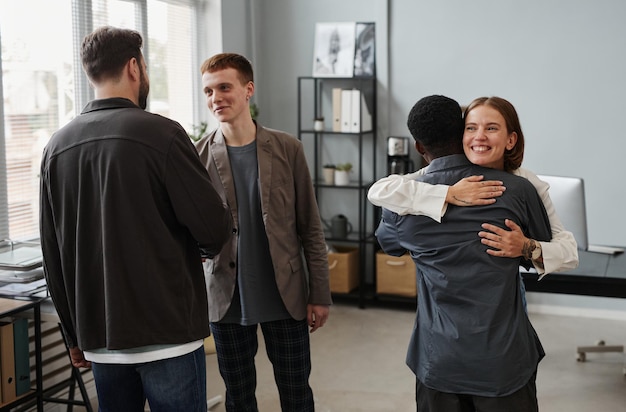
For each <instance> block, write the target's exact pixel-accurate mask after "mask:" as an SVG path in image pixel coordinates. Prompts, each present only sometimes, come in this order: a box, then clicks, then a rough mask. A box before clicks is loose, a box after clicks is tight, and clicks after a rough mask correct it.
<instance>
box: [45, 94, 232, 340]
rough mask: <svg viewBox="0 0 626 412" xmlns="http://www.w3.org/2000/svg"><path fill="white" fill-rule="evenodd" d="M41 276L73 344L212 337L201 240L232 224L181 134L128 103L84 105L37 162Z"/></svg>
mask: <svg viewBox="0 0 626 412" xmlns="http://www.w3.org/2000/svg"><path fill="white" fill-rule="evenodd" d="M40 201H41V205H40V206H41V208H40V214H41V215H40V231H41V244H42V249H43V256H44V273H45V276H46V280H47V282H48V287H49V290H50V294H51V296H52V299H53V301H54V304H55V307H56V309H57V312H58V314H59V317H60V319H61V323H62V326H63V329H64V331H65V334H66V336H67V338H68V340H69V344H70V346H71V347H72V346H76V345H78V346H79V347H80V349H82V350H93V349H97V348H108V349H126V348H132V347H138V346H144V345H151V344H180V343H187V342H191V341H194V340H198V339H202V338H204V337H206V336H207V335H208V334H209V330H208V308H207V297H206V289H205V283H204V275H203V271H202V264H201V258H200V251H199V247H202V248H204V249H206V251H207V252H208V253H209V254H212V255H215V254H217V253H218V252H219V251H220V250H221V248H222V245H223V244H224V243H225V242H226V241H227V239H228V238H229V237H230V235H231V228H232V220H231V217H230V214H229V212H228V209H227V207H226V205H225V204H224V203H223V202H222V201H221V200H220V198H219V196H218V195H217V193H216V192H215V190H214V188H213V186H212V184H211V182H210V179H209V175H208V174H207V172H206V169H205V168H204V167H203V166H202V163H201V162H200V160H199V158H198V155H197V153H196V151H195V149H194V147H193V145H192V144H191V141H190V140H189V138H188V136H187V134H186V132H185V131H184V129H183V128H182V127H181V126H180V125H179V124H178V123H176V122H173V121H171V120H169V119H166V118H164V117H161V116H158V115H155V114H152V113H148V112H146V111H144V110H142V109H140V108H139V107H137V106H136V105H134V104H133V103H132V102H131V101H129V100H127V99H123V98H112V99H102V100H95V101H92V102H90V103H89V104H88V105H87V106H86V107H85V109H84V110H83V112H82V113H81V114H80V115H79V116H78V117H76V118H75V119H74V120H72V121H71V122H70V123H69V124H68V125H66V126H65V127H63V128H62V129H60V130H59V131H58V132H57V133H55V134H54V135H53V136H52V138H51V139H50V142H49V143H48V145H47V146H46V148H45V149H44V153H43V158H42V163H41V199H40Z"/></svg>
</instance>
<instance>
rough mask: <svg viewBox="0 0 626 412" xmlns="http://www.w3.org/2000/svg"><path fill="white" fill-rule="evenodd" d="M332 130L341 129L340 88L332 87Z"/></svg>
mask: <svg viewBox="0 0 626 412" xmlns="http://www.w3.org/2000/svg"><path fill="white" fill-rule="evenodd" d="M332 105H333V107H332V109H333V132H340V131H341V88H340V87H333V101H332Z"/></svg>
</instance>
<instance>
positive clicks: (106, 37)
mask: <svg viewBox="0 0 626 412" xmlns="http://www.w3.org/2000/svg"><path fill="white" fill-rule="evenodd" d="M142 44H143V40H142V38H141V34H139V32H137V31H135V30H128V29H119V28H117V27H111V26H103V27H99V28H97V29H96V30H94V31H93V32H92V33H90V34H88V35H87V36H85V38H84V39H83V43H82V47H81V50H80V58H81V60H82V63H83V69H84V70H85V73H87V77H89V79H90V80H91V81H93V82H95V83H98V82H100V81H102V80H106V79H115V78H118V77H119V75H120V74H121V73H122V69H123V68H124V66H125V65H126V63H128V61H129V60H130V59H132V58H133V57H134V58H136V59H137V61H139V62H141V61H142V54H141V47H142Z"/></svg>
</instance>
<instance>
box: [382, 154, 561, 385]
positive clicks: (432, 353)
mask: <svg viewBox="0 0 626 412" xmlns="http://www.w3.org/2000/svg"><path fill="white" fill-rule="evenodd" d="M470 175H484V176H485V179H486V180H501V181H503V182H504V185H505V186H506V188H507V190H506V191H505V192H504V194H503V195H502V197H499V198H498V199H497V201H496V202H495V203H494V204H492V205H488V206H476V207H456V206H453V205H449V207H448V210H447V212H446V215H445V216H444V218H443V220H442V222H441V223H437V222H435V221H434V220H432V219H430V218H428V217H425V216H411V215H409V216H399V215H397V214H395V213H393V212H390V211H388V210H383V217H382V221H381V223H380V226H379V227H378V229H377V231H376V236H377V238H378V241H379V243H380V244H381V246H382V248H383V250H384V251H385V252H386V253H388V254H391V255H396V256H398V255H402V254H403V253H405V251H408V252H409V253H410V254H411V256H412V258H413V260H414V261H415V264H416V266H417V285H418V315H417V321H416V323H415V326H414V331H413V336H412V338H411V343H410V346H409V350H408V355H407V364H408V365H409V367H410V368H411V369H412V370H413V372H414V373H415V374H416V376H417V378H418V379H419V380H420V381H421V382H422V383H423V384H424V385H426V386H427V387H429V388H432V389H435V390H438V391H442V392H450V393H460V394H471V395H480V396H504V395H508V394H510V393H513V392H515V391H516V390H518V389H519V388H521V387H522V386H523V385H525V384H526V383H527V382H528V380H529V379H530V378H531V377H532V375H533V374H534V373H535V371H536V369H537V364H538V362H539V360H540V359H541V358H542V357H543V355H544V352H543V349H542V347H541V343H540V342H539V339H538V337H537V335H536V333H535V331H534V329H533V327H532V325H531V324H530V321H529V319H528V316H527V315H526V312H525V311H524V308H523V305H522V296H521V293H522V292H521V291H520V281H521V279H520V276H519V265H520V264H521V263H523V262H522V261H521V258H516V259H512V258H502V257H494V256H491V255H489V254H487V253H486V251H485V250H486V249H487V246H485V245H483V244H482V243H481V242H480V238H479V236H478V232H479V231H481V230H482V228H481V224H482V223H491V224H494V225H498V226H500V227H503V228H506V226H505V224H504V220H505V219H512V220H513V221H515V222H516V223H517V224H518V225H519V226H520V227H521V228H522V230H523V231H524V233H525V234H526V236H527V237H530V238H533V239H537V240H549V239H550V225H549V221H548V217H547V215H546V212H545V209H544V207H543V203H542V202H541V199H540V197H539V195H538V194H537V192H536V190H535V188H534V187H533V186H532V184H530V182H528V181H527V180H526V179H523V178H520V177H518V176H514V175H512V174H510V173H506V172H502V171H497V170H493V169H485V168H482V167H479V166H476V165H473V164H471V163H470V162H469V161H468V160H467V159H466V158H465V156H463V155H453V156H446V157H443V158H439V159H435V160H434V161H433V162H432V163H431V164H430V166H429V168H428V171H427V173H426V174H425V175H424V176H422V177H421V178H420V180H422V181H425V182H429V183H433V184H437V183H440V184H454V183H456V182H457V181H458V180H460V179H461V178H464V177H467V176H470Z"/></svg>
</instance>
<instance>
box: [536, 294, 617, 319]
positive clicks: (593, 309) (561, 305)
mask: <svg viewBox="0 0 626 412" xmlns="http://www.w3.org/2000/svg"><path fill="white" fill-rule="evenodd" d="M526 299H527V302H528V312H529V313H537V314H545V315H561V316H576V317H584V318H597V319H610V320H624V321H626V299H619V298H603V297H596V296H578V295H562V294H555V293H539V292H527V293H526Z"/></svg>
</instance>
